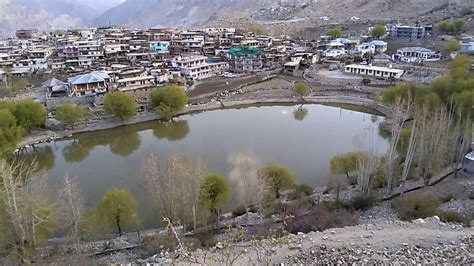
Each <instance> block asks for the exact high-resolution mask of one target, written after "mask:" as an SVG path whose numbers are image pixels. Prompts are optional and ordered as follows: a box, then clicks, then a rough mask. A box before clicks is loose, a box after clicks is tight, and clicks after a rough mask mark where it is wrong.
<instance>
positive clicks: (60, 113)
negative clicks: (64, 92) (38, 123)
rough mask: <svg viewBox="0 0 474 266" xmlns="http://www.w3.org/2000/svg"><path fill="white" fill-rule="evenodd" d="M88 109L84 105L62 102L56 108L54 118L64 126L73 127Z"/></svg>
mask: <svg viewBox="0 0 474 266" xmlns="http://www.w3.org/2000/svg"><path fill="white" fill-rule="evenodd" d="M87 113H88V110H87V109H86V108H85V107H82V106H78V105H75V104H71V103H64V104H62V105H60V106H58V107H57V108H56V116H55V117H56V119H57V120H59V121H60V122H61V123H64V124H65V125H66V126H70V127H71V128H74V125H75V124H76V123H77V122H78V121H79V120H81V119H83V118H84V117H86V115H87Z"/></svg>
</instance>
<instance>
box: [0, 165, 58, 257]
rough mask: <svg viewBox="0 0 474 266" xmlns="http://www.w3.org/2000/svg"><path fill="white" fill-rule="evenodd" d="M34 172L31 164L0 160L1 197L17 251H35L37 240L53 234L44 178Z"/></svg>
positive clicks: (50, 206)
mask: <svg viewBox="0 0 474 266" xmlns="http://www.w3.org/2000/svg"><path fill="white" fill-rule="evenodd" d="M36 169H38V167H37V165H36V162H34V161H33V162H29V163H21V162H17V161H14V162H12V163H7V162H5V161H1V160H0V193H1V194H3V195H4V198H5V199H4V209H5V212H6V216H7V217H6V218H7V219H8V220H9V222H10V224H11V226H12V228H11V232H10V233H11V235H12V239H11V240H12V244H13V245H14V246H16V247H19V248H22V247H35V246H36V245H37V244H38V243H39V240H40V239H39V238H40V237H42V236H44V235H45V234H46V233H48V232H50V231H51V230H52V228H51V226H52V225H53V223H52V221H53V220H54V219H53V216H54V213H53V208H52V204H51V203H50V201H49V200H48V197H47V195H48V193H47V190H46V188H47V187H46V177H45V175H43V174H42V173H39V172H37V170H36Z"/></svg>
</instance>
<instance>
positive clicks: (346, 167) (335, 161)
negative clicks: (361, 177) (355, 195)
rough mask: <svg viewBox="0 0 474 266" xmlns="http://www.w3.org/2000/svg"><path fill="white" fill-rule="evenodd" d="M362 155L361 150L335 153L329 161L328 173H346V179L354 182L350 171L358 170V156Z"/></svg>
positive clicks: (334, 174)
mask: <svg viewBox="0 0 474 266" xmlns="http://www.w3.org/2000/svg"><path fill="white" fill-rule="evenodd" d="M362 156H363V153H362V152H348V153H345V154H338V155H335V156H334V157H332V158H331V161H329V173H331V175H333V176H337V175H346V178H347V180H349V182H350V183H351V184H354V183H355V181H354V178H352V177H351V176H350V173H351V172H355V171H357V170H358V162H359V158H360V157H362Z"/></svg>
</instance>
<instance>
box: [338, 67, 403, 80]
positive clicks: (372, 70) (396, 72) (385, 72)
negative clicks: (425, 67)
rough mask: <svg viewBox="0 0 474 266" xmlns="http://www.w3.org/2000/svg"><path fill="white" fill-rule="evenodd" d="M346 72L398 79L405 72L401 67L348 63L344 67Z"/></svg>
mask: <svg viewBox="0 0 474 266" xmlns="http://www.w3.org/2000/svg"><path fill="white" fill-rule="evenodd" d="M344 72H345V73H347V74H356V75H362V76H370V77H379V78H396V79H398V78H400V77H401V76H402V75H403V73H404V71H403V70H401V69H395V68H389V67H378V66H371V65H347V66H345V67H344Z"/></svg>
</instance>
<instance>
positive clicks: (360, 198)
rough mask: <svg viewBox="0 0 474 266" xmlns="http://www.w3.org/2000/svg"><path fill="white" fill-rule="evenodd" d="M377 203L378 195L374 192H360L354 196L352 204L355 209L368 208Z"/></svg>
mask: <svg viewBox="0 0 474 266" xmlns="http://www.w3.org/2000/svg"><path fill="white" fill-rule="evenodd" d="M375 203H377V197H375V196H374V195H373V194H370V193H369V194H365V193H364V194H359V195H357V196H355V197H353V198H352V200H351V205H352V207H353V208H354V209H355V210H367V209H369V208H370V207H372V206H374V205H375Z"/></svg>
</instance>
